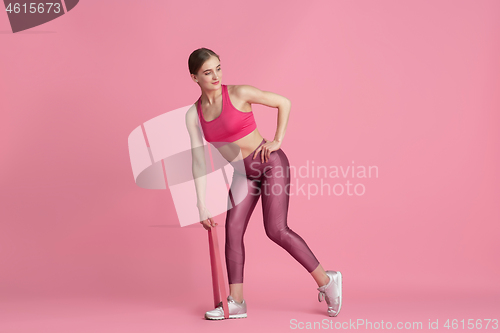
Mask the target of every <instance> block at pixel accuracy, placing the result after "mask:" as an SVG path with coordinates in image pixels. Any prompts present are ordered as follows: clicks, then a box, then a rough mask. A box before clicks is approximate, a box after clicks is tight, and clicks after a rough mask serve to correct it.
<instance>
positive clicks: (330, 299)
mask: <svg viewBox="0 0 500 333" xmlns="http://www.w3.org/2000/svg"><path fill="white" fill-rule="evenodd" d="M326 275H328V277H329V278H330V282H328V283H327V284H325V285H324V286H321V287H319V288H318V291H319V294H318V301H320V302H321V301H322V300H323V299H324V300H325V301H326V304H328V315H329V316H330V317H337V315H338V314H339V312H340V308H341V307H342V274H341V273H340V272H336V271H326Z"/></svg>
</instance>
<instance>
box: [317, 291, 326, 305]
mask: <svg viewBox="0 0 500 333" xmlns="http://www.w3.org/2000/svg"><path fill="white" fill-rule="evenodd" d="M325 297H326V295H325V292H324V291H320V292H319V294H318V301H320V302H321V301H323V300H324V299H325Z"/></svg>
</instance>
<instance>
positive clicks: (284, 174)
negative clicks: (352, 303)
mask: <svg viewBox="0 0 500 333" xmlns="http://www.w3.org/2000/svg"><path fill="white" fill-rule="evenodd" d="M264 164H267V165H266V166H265V167H264V171H265V172H264V173H263V174H262V176H261V181H262V183H261V195H262V211H263V214H264V228H265V230H266V235H267V236H268V237H269V238H270V239H271V240H272V241H273V242H275V243H276V244H278V245H279V246H281V247H282V248H283V249H285V250H286V251H287V252H288V253H290V255H291V256H292V257H294V258H295V259H296V260H297V261H298V262H299V263H300V264H301V265H302V266H303V267H304V268H305V269H306V270H307V271H308V272H309V273H311V274H312V273H313V272H314V274H313V277H315V279H318V280H319V281H320V282H319V283H322V282H324V281H325V279H326V281H329V278H328V276H327V275H326V273H324V270H322V267H320V264H319V261H318V259H316V257H315V256H314V254H313V253H312V251H311V250H310V249H309V247H308V246H307V244H306V242H305V241H304V240H303V239H302V237H300V236H299V235H298V234H296V233H295V232H294V231H293V230H292V229H290V228H289V227H288V225H287V215H288V203H289V199H290V197H289V194H290V171H289V168H288V166H289V162H288V158H287V157H286V155H285V153H284V152H283V150H281V149H278V150H276V151H273V152H272V153H271V155H270V156H269V161H268V162H266V163H264ZM323 274H324V275H323ZM317 283H318V281H317ZM323 284H324V283H323Z"/></svg>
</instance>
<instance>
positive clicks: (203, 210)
mask: <svg viewBox="0 0 500 333" xmlns="http://www.w3.org/2000/svg"><path fill="white" fill-rule="evenodd" d="M186 127H187V130H188V132H189V137H190V139H191V156H192V160H193V165H192V172H193V179H194V184H195V188H196V197H197V203H196V206H197V207H198V212H199V214H200V223H201V224H202V225H203V227H204V228H205V229H206V230H209V229H210V228H211V227H213V226H215V225H217V224H218V223H215V221H214V220H213V218H212V214H210V212H209V211H208V209H207V207H206V205H205V191H206V184H207V179H206V165H205V150H204V149H205V148H204V145H203V137H202V134H201V130H200V128H199V125H198V113H197V111H196V105H193V106H192V107H191V108H189V110H188V111H187V112H186Z"/></svg>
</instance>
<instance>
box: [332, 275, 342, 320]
mask: <svg viewBox="0 0 500 333" xmlns="http://www.w3.org/2000/svg"><path fill="white" fill-rule="evenodd" d="M337 273H338V275H339V279H338V283H339V285H340V291H339V310H338V311H337V313H336V314H335V316H334V317H337V315H338V314H339V312H340V309H341V308H342V273H340V272H337Z"/></svg>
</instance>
